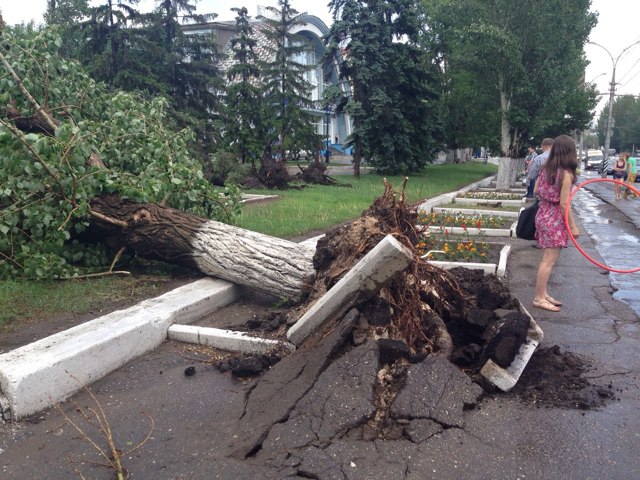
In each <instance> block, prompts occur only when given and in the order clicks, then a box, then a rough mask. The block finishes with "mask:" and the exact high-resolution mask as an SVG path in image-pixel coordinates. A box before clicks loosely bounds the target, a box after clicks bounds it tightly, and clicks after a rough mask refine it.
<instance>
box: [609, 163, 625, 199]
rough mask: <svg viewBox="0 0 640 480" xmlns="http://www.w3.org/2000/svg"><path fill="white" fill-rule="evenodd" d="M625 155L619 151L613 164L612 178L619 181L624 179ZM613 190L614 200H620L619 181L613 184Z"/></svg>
mask: <svg viewBox="0 0 640 480" xmlns="http://www.w3.org/2000/svg"><path fill="white" fill-rule="evenodd" d="M628 156H629V155H627V154H626V153H621V154H620V155H618V160H616V163H615V164H614V165H613V173H612V176H613V179H614V180H618V181H620V182H622V181H624V176H625V173H626V171H627V157H628ZM613 189H614V191H615V192H616V200H620V199H621V198H622V186H621V185H620V184H619V183H616V184H615V185H614V186H613Z"/></svg>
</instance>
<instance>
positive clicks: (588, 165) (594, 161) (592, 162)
mask: <svg viewBox="0 0 640 480" xmlns="http://www.w3.org/2000/svg"><path fill="white" fill-rule="evenodd" d="M602 160H604V155H603V154H602V151H601V150H588V151H587V155H586V156H585V158H584V169H585V170H598V169H599V168H600V165H601V164H602Z"/></svg>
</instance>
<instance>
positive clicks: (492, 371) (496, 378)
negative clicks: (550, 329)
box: [480, 301, 544, 392]
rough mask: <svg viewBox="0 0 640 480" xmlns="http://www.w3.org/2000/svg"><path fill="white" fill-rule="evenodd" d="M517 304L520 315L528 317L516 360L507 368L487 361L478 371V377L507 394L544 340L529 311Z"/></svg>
mask: <svg viewBox="0 0 640 480" xmlns="http://www.w3.org/2000/svg"><path fill="white" fill-rule="evenodd" d="M518 303H520V308H521V309H522V313H524V314H525V315H526V316H528V317H529V330H528V332H527V339H526V341H525V342H524V343H523V344H522V345H521V346H520V349H519V350H518V354H517V355H516V358H514V359H513V362H512V363H511V365H509V367H508V368H502V367H500V366H498V365H497V364H495V363H494V362H493V360H491V359H489V360H487V363H485V365H484V366H483V367H482V370H480V375H482V376H483V377H485V378H486V379H487V380H489V381H490V382H491V383H493V384H494V385H495V386H496V387H498V388H499V389H500V390H502V391H503V392H508V391H509V390H511V389H512V388H513V387H514V386H515V385H516V383H518V380H519V379H520V375H522V372H523V371H524V369H525V367H526V366H527V363H529V359H530V358H531V356H532V355H533V352H535V350H536V348H537V347H538V345H539V344H540V343H542V339H543V338H544V333H543V331H542V329H541V328H540V327H539V326H538V324H537V323H536V321H535V319H534V318H533V317H532V316H531V314H530V313H529V311H528V310H527V309H526V308H524V305H522V302H520V301H518Z"/></svg>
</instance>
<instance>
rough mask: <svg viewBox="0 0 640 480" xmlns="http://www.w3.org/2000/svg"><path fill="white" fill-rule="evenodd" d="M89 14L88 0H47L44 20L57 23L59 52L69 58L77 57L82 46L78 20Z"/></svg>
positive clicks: (80, 20) (52, 23)
mask: <svg viewBox="0 0 640 480" xmlns="http://www.w3.org/2000/svg"><path fill="white" fill-rule="evenodd" d="M88 15H89V0H47V10H46V12H45V14H44V20H45V22H46V23H47V24H48V25H57V26H58V28H59V31H60V35H61V37H62V39H63V41H62V48H61V49H60V52H61V53H62V54H63V55H64V56H65V57H69V58H77V57H78V55H79V52H80V51H81V50H82V48H83V46H84V41H83V36H82V32H81V30H80V27H79V25H80V22H82V21H83V20H84V19H85V17H87V16H88Z"/></svg>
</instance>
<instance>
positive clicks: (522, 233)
mask: <svg viewBox="0 0 640 480" xmlns="http://www.w3.org/2000/svg"><path fill="white" fill-rule="evenodd" d="M536 213H538V200H537V199H536V200H535V202H533V204H531V205H529V206H528V207H527V208H523V209H522V210H521V211H520V215H519V216H518V223H517V224H516V237H518V238H522V239H524V240H535V234H536Z"/></svg>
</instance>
